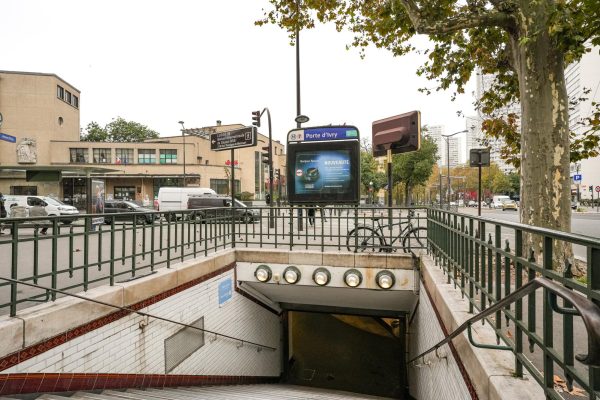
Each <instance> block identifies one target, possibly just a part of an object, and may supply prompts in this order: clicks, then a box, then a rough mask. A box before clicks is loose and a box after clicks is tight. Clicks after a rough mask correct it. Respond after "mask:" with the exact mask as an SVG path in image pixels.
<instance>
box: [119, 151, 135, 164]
mask: <svg viewBox="0 0 600 400" xmlns="http://www.w3.org/2000/svg"><path fill="white" fill-rule="evenodd" d="M132 163H133V149H116V153H115V164H132Z"/></svg>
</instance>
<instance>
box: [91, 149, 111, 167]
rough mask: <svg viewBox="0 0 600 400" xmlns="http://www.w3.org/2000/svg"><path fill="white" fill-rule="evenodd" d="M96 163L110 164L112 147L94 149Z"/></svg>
mask: <svg viewBox="0 0 600 400" xmlns="http://www.w3.org/2000/svg"><path fill="white" fill-rule="evenodd" d="M92 151H93V155H94V164H110V161H111V158H110V156H111V150H110V149H93V150H92Z"/></svg>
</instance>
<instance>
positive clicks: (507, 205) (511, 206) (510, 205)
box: [502, 200, 517, 211]
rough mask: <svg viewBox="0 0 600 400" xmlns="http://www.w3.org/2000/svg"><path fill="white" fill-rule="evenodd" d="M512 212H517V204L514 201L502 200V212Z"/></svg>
mask: <svg viewBox="0 0 600 400" xmlns="http://www.w3.org/2000/svg"><path fill="white" fill-rule="evenodd" d="M506 210H514V211H517V202H516V201H514V200H504V201H503V202H502V211H506Z"/></svg>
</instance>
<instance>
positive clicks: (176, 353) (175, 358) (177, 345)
mask: <svg viewBox="0 0 600 400" xmlns="http://www.w3.org/2000/svg"><path fill="white" fill-rule="evenodd" d="M189 325H191V326H194V327H196V328H200V329H204V317H202V318H200V319H198V320H196V321H194V322H192V323H191V324H189ZM202 346H204V331H199V330H197V329H193V328H188V327H185V328H183V329H181V330H179V331H177V332H176V333H175V334H174V335H172V336H170V337H168V338H166V339H165V372H166V373H169V372H171V371H172V370H173V369H174V368H175V367H177V366H178V365H179V364H181V363H182V362H183V361H185V359H186V358H188V357H189V356H191V355H192V354H194V352H196V350H198V349H199V348H201V347H202Z"/></svg>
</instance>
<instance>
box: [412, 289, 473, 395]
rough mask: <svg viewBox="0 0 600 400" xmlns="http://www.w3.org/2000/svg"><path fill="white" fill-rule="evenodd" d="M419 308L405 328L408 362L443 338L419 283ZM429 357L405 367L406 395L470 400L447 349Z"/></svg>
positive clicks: (444, 347)
mask: <svg viewBox="0 0 600 400" xmlns="http://www.w3.org/2000/svg"><path fill="white" fill-rule="evenodd" d="M419 295H420V298H419V307H418V309H417V312H416V315H415V316H414V318H413V321H412V324H411V325H410V327H409V333H410V335H409V339H408V340H409V342H408V349H409V354H408V357H409V359H412V358H413V357H415V356H417V355H419V354H421V353H422V352H424V351H426V350H427V349H429V348H430V347H431V346H433V345H435V344H436V343H437V342H439V341H440V340H442V339H443V338H444V333H443V331H442V328H441V327H440V324H439V322H438V318H437V316H436V313H435V310H434V309H433V306H432V305H431V301H430V299H429V296H428V294H427V292H426V290H425V287H424V286H423V284H422V283H421V286H420V292H419ZM437 354H438V356H440V357H437V356H436V354H435V353H429V354H428V355H426V356H425V359H424V360H423V359H419V360H417V361H415V362H414V363H412V364H411V365H410V366H409V370H408V381H409V390H410V394H411V395H412V396H413V397H414V398H416V399H445V400H464V399H471V398H472V397H471V394H470V393H469V389H468V387H467V385H466V384H465V379H464V378H463V375H462V373H461V371H460V369H459V366H458V364H457V362H456V360H455V358H454V356H453V355H452V351H451V349H450V346H449V345H447V344H446V345H444V346H443V347H441V348H440V349H439V350H438V352H437Z"/></svg>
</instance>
